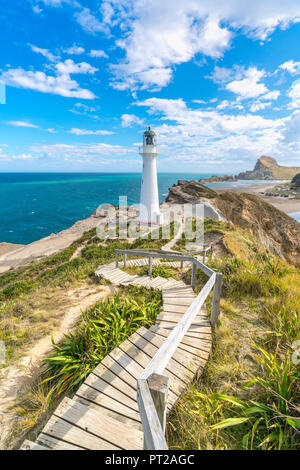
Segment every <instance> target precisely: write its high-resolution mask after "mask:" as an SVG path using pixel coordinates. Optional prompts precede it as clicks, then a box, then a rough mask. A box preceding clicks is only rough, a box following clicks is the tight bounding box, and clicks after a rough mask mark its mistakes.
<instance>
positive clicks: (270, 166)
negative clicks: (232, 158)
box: [237, 155, 300, 180]
mask: <svg viewBox="0 0 300 470" xmlns="http://www.w3.org/2000/svg"><path fill="white" fill-rule="evenodd" d="M297 173H300V167H297V166H281V165H278V163H277V161H276V160H275V158H273V157H266V156H265V155H262V156H261V157H260V158H259V159H258V160H257V162H256V164H255V167H254V169H253V170H252V171H251V170H250V171H244V172H242V173H239V174H238V175H237V178H238V179H239V180H291V179H292V178H294V176H295V175H296V174H297Z"/></svg>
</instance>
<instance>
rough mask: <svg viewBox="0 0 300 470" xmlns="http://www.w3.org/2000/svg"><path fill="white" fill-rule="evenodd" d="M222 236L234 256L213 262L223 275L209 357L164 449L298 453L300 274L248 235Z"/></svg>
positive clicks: (232, 233)
mask: <svg viewBox="0 0 300 470" xmlns="http://www.w3.org/2000/svg"><path fill="white" fill-rule="evenodd" d="M219 229H220V227H219ZM223 231H224V234H225V236H228V235H230V237H231V240H234V242H232V243H231V251H232V254H233V256H231V257H226V258H219V259H218V258H214V259H213V260H212V262H211V266H212V268H213V269H215V270H217V271H219V272H222V273H223V275H224V279H223V300H222V303H221V315H220V319H219V322H218V325H217V326H216V328H215V332H214V346H213V351H212V355H211V358H210V360H209V362H208V364H207V366H206V369H205V371H204V374H203V375H202V377H201V378H200V380H199V381H198V382H196V383H193V384H191V385H190V387H189V389H188V391H187V392H186V393H185V394H184V395H183V396H182V398H181V399H180V400H179V402H178V403H177V405H176V406H175V408H174V410H173V412H172V413H171V415H170V419H169V423H168V442H169V445H170V447H171V448H174V449H222V450H230V449H265V450H269V449H299V447H300V438H299V428H300V418H299V411H300V408H299V396H300V393H299V392H300V390H299V378H300V377H299V366H297V364H295V363H293V361H292V360H291V357H292V356H291V354H292V352H293V349H292V346H293V341H295V340H296V339H299V333H300V331H299V329H300V327H299V314H300V275H299V272H298V271H297V270H296V268H294V267H292V266H289V265H288V264H287V263H286V262H285V261H283V260H282V259H280V258H278V257H276V256H274V255H273V254H271V253H269V252H268V251H267V250H266V249H265V248H264V247H263V246H261V245H260V244H259V243H258V242H257V241H256V240H255V239H254V238H253V237H252V236H251V235H250V234H249V233H248V232H245V231H243V230H241V229H234V230H233V229H232V227H230V231H229V232H228V230H227V229H226V227H223ZM187 275H188V273H187ZM197 283H198V288H200V287H201V285H202V283H203V279H202V276H201V275H199V277H198V279H197Z"/></svg>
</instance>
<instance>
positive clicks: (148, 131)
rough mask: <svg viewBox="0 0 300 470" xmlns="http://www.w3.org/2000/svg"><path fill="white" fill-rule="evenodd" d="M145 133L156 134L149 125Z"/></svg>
mask: <svg viewBox="0 0 300 470" xmlns="http://www.w3.org/2000/svg"><path fill="white" fill-rule="evenodd" d="M144 135H156V134H155V132H154V131H153V130H152V129H151V127H150V126H149V127H148V129H147V130H146V131H145V132H144Z"/></svg>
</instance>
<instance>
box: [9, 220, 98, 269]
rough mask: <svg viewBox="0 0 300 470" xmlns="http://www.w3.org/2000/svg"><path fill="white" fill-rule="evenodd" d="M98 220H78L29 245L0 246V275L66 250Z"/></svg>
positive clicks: (96, 223)
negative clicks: (64, 228) (34, 260)
mask: <svg viewBox="0 0 300 470" xmlns="http://www.w3.org/2000/svg"><path fill="white" fill-rule="evenodd" d="M98 223H99V218H97V217H94V216H93V215H91V216H90V217H88V218H87V219H84V220H79V221H78V222H76V223H75V224H74V225H72V227H70V228H68V229H67V230H63V231H61V232H59V233H52V234H51V235H49V236H48V237H45V238H42V239H41V240H37V241H35V242H33V243H30V244H29V245H14V244H13V243H1V244H0V274H1V273H4V272H6V271H8V270H9V269H11V268H14V267H17V266H21V265H23V264H26V263H29V262H30V261H32V260H33V259H38V258H42V257H44V256H50V255H53V254H54V253H57V252H59V251H61V250H64V249H65V248H67V247H68V246H69V245H71V243H73V242H74V241H75V240H77V239H78V238H80V237H81V235H82V234H83V233H84V232H86V231H87V230H90V229H92V228H94V227H96V226H97V225H98Z"/></svg>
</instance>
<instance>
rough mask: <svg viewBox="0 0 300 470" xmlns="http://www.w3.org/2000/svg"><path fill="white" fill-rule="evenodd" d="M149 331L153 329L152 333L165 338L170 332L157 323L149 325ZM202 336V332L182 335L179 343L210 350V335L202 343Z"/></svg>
mask: <svg viewBox="0 0 300 470" xmlns="http://www.w3.org/2000/svg"><path fill="white" fill-rule="evenodd" d="M149 331H153V332H154V333H157V334H159V335H161V336H164V337H165V338H167V337H168V336H169V335H170V334H171V331H168V330H166V329H165V328H161V327H159V326H158V325H154V326H151V328H149ZM203 336H204V334H201V335H200V334H198V336H192V337H186V336H184V338H182V340H181V341H180V345H183V344H186V345H187V346H193V347H194V348H196V349H200V350H204V351H205V350H210V348H211V337H210V340H209V338H206V341H205V343H204V341H203ZM206 336H210V335H206ZM206 343H207V344H206Z"/></svg>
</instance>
